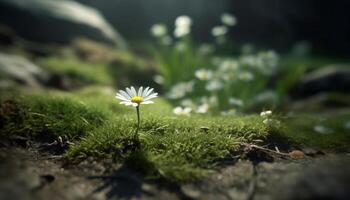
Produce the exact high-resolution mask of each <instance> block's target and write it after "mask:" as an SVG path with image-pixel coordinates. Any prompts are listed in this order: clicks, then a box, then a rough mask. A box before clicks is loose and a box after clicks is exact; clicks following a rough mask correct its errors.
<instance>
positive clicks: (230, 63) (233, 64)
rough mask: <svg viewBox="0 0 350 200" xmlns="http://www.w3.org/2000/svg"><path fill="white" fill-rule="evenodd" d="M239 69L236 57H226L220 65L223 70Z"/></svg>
mask: <svg viewBox="0 0 350 200" xmlns="http://www.w3.org/2000/svg"><path fill="white" fill-rule="evenodd" d="M237 69H238V62H237V60H234V59H225V60H223V61H222V62H221V63H220V65H219V70H220V71H223V72H227V71H236V70H237Z"/></svg>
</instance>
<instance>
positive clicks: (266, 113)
mask: <svg viewBox="0 0 350 200" xmlns="http://www.w3.org/2000/svg"><path fill="white" fill-rule="evenodd" d="M270 115H272V111H271V110H266V111H263V112H261V113H260V116H262V117H268V116H270Z"/></svg>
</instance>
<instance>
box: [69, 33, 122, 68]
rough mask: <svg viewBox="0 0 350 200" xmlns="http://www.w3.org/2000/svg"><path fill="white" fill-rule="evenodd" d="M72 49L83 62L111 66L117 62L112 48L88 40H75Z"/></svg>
mask: <svg viewBox="0 0 350 200" xmlns="http://www.w3.org/2000/svg"><path fill="white" fill-rule="evenodd" d="M72 47H73V49H74V51H75V54H76V55H77V56H78V57H79V58H80V59H81V60H84V61H87V62H89V63H105V64H110V63H111V62H113V61H115V60H116V55H115V51H114V50H113V49H112V48H110V47H108V46H106V45H104V44H102V43H98V42H95V41H92V40H89V39H86V38H77V39H75V40H74V41H73V43H72Z"/></svg>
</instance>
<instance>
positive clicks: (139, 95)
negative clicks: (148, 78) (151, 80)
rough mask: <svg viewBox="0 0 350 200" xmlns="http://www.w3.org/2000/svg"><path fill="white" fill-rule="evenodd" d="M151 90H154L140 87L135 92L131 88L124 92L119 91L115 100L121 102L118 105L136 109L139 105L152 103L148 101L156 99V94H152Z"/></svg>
mask: <svg viewBox="0 0 350 200" xmlns="http://www.w3.org/2000/svg"><path fill="white" fill-rule="evenodd" d="M153 90H154V89H153V88H150V87H147V88H146V89H143V87H140V88H139V89H138V91H136V90H135V88H134V87H132V86H131V87H130V88H126V91H124V90H119V92H118V93H117V95H116V98H117V99H119V100H121V102H120V104H124V105H126V106H129V105H131V106H134V107H138V106H139V105H140V104H151V103H154V102H153V101H150V100H151V99H153V98H156V97H157V96H158V93H156V92H154V91H153Z"/></svg>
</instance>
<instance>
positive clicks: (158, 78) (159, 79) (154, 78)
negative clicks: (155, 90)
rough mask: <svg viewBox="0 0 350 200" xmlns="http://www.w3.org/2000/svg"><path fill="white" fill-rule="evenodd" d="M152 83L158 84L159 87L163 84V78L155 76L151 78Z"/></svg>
mask: <svg viewBox="0 0 350 200" xmlns="http://www.w3.org/2000/svg"><path fill="white" fill-rule="evenodd" d="M153 81H154V82H156V83H158V84H159V85H162V84H163V83H164V77H163V76H161V75H159V74H157V75H155V76H154V77H153Z"/></svg>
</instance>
